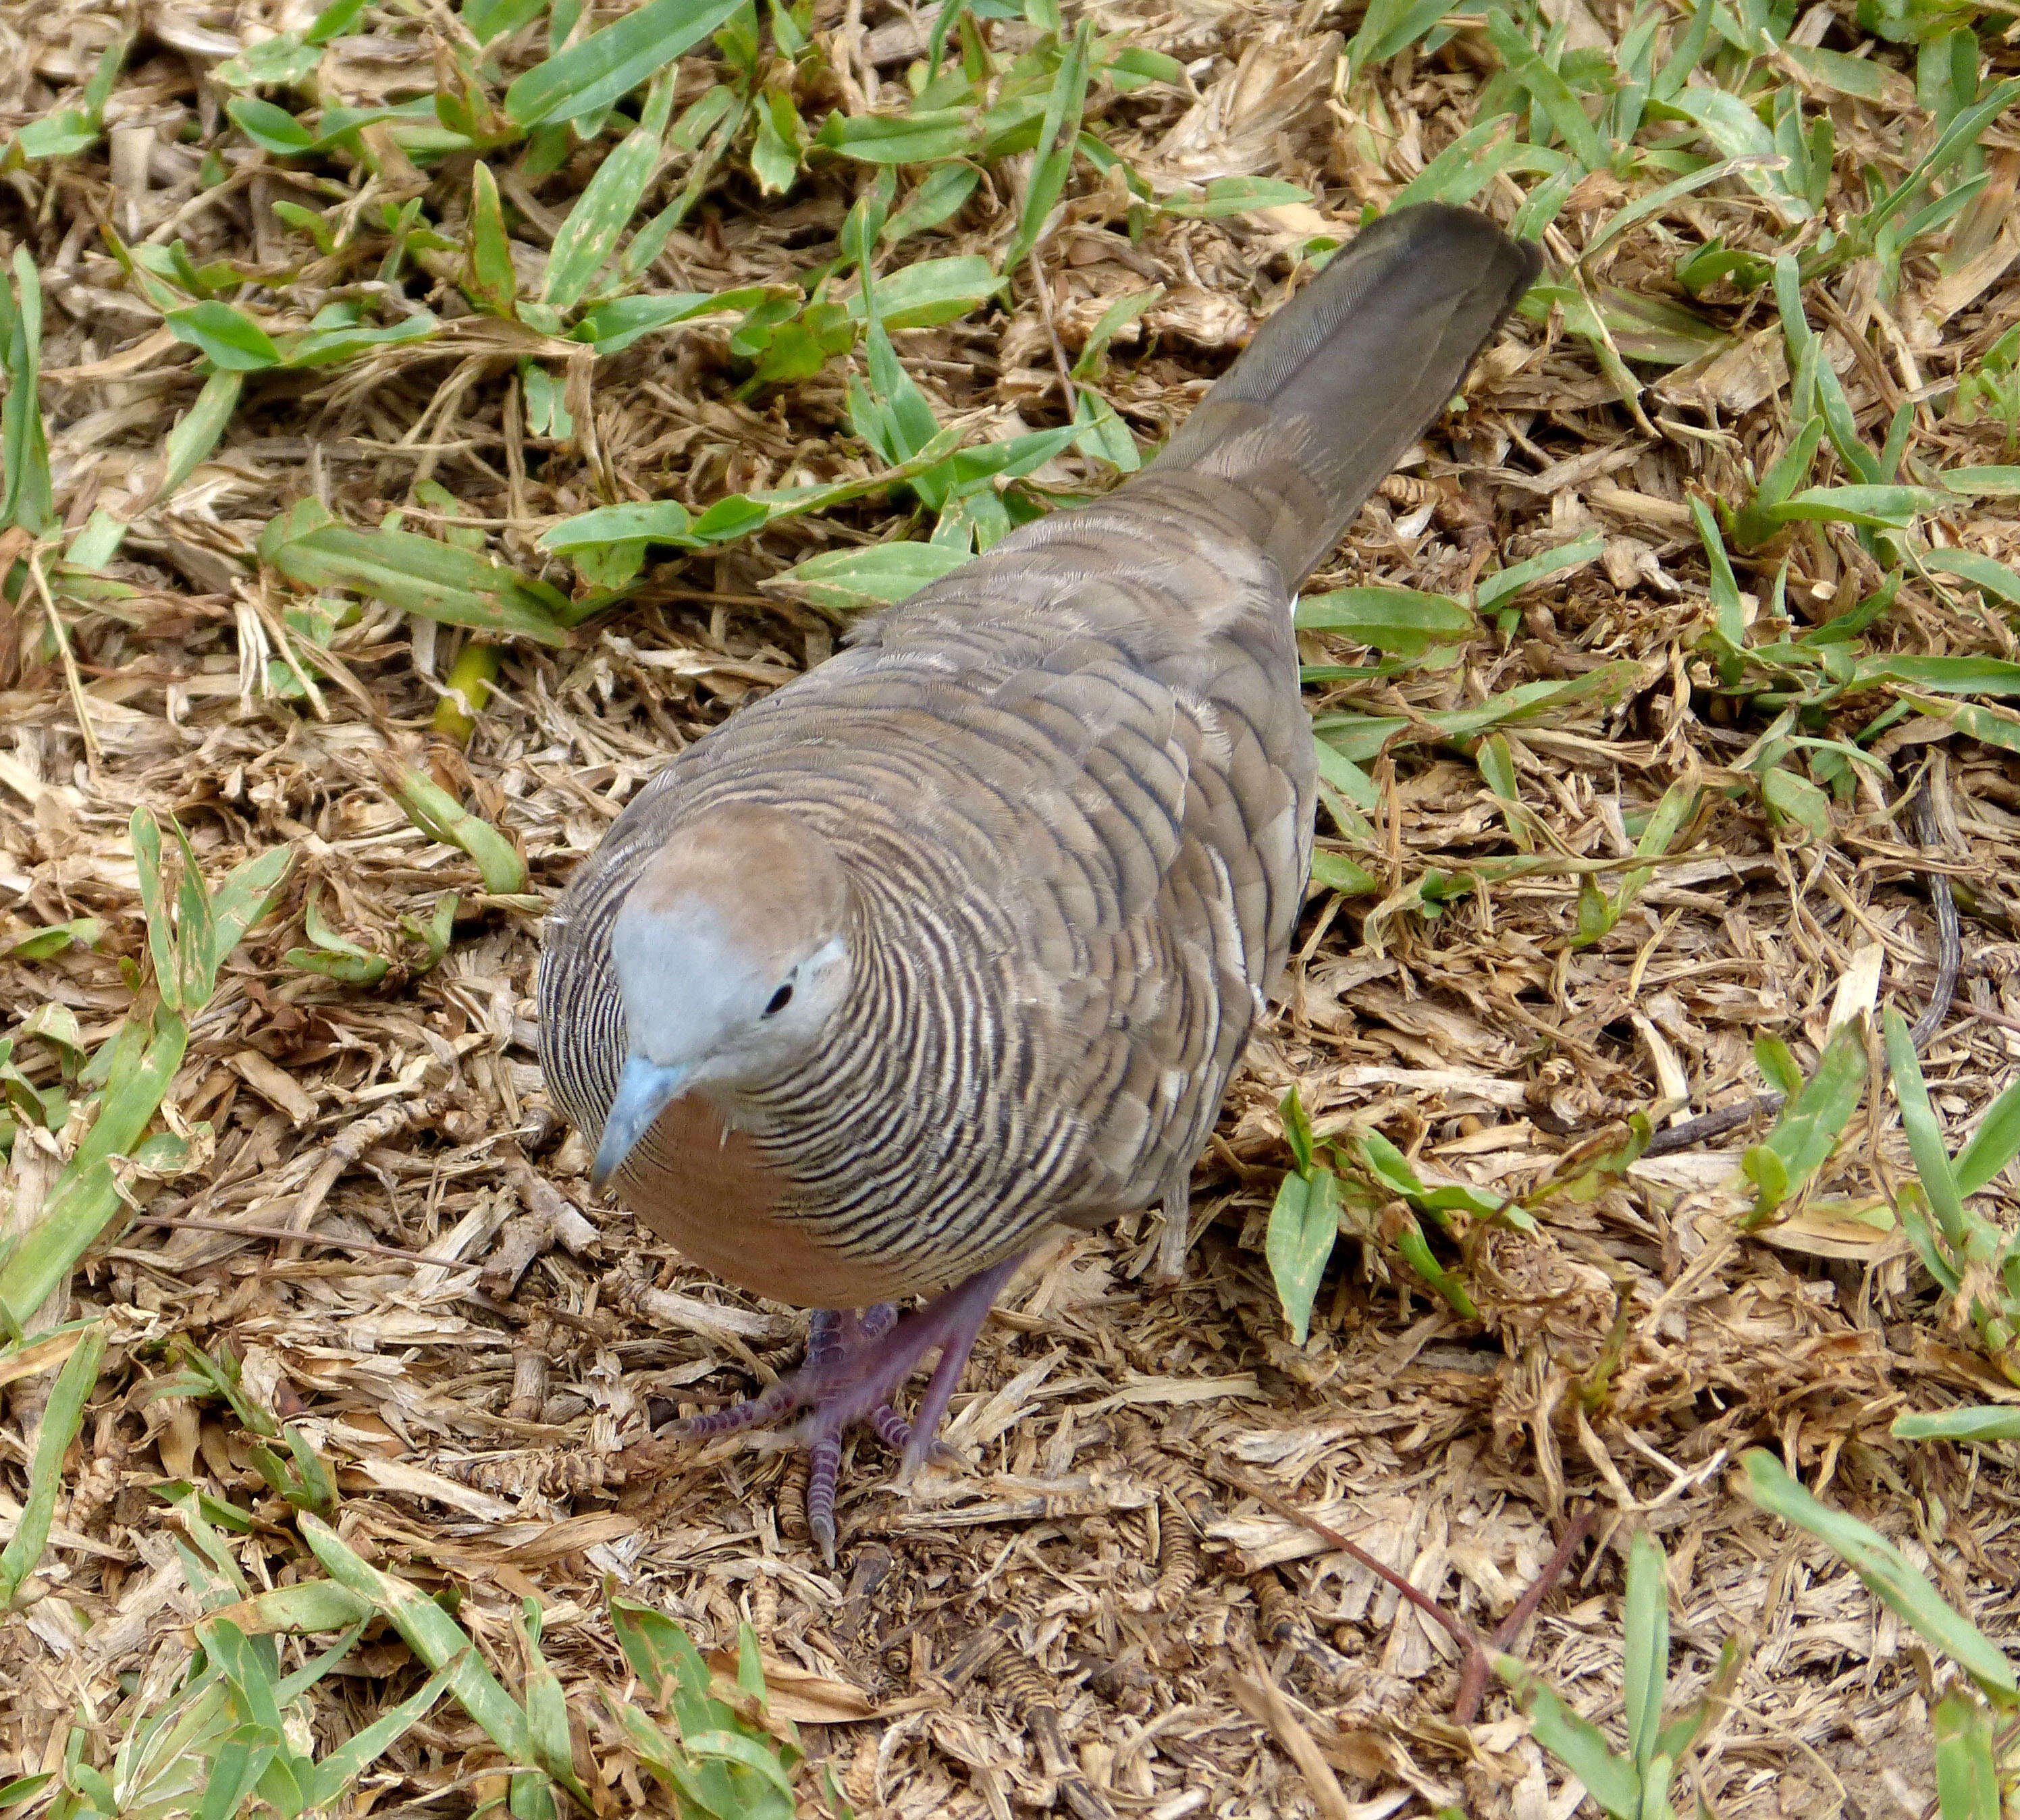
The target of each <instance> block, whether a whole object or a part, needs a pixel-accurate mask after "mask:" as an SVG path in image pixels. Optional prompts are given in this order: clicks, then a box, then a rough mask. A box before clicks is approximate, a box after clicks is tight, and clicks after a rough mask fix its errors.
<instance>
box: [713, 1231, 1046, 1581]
mask: <svg viewBox="0 0 2020 1820" xmlns="http://www.w3.org/2000/svg"><path fill="white" fill-rule="evenodd" d="M1020 1258H1021V1254H1020V1255H1019V1257H1016V1258H1007V1259H1005V1260H1004V1261H1003V1262H1001V1263H1000V1264H997V1265H994V1266H992V1267H991V1268H990V1269H989V1270H983V1271H979V1272H978V1273H976V1274H975V1275H974V1276H972V1277H969V1278H968V1281H966V1282H965V1283H962V1284H958V1285H957V1286H956V1287H955V1288H952V1289H950V1290H948V1291H946V1294H945V1295H940V1296H938V1297H936V1298H935V1299H933V1300H932V1301H931V1302H928V1303H927V1304H926V1306H925V1307H924V1308H921V1309H920V1310H917V1312H915V1313H910V1314H903V1315H901V1314H899V1313H898V1312H897V1311H896V1310H895V1309H894V1308H892V1306H891V1305H890V1304H889V1303H888V1302H881V1303H879V1304H878V1305H877V1306H876V1307H874V1308H871V1309H868V1310H865V1311H864V1312H863V1313H860V1314H856V1313H845V1312H840V1311H837V1310H831V1309H817V1310H815V1312H814V1315H813V1318H812V1322H811V1324H809V1327H808V1333H807V1356H806V1361H805V1364H802V1365H801V1367H800V1368H799V1369H798V1370H797V1371H794V1372H791V1373H790V1374H789V1375H787V1376H785V1377H783V1378H781V1379H779V1380H778V1381H777V1382H775V1383H773V1384H772V1385H771V1386H768V1388H767V1389H766V1390H765V1391H763V1392H762V1393H761V1394H760V1395H758V1396H756V1397H750V1398H748V1399H747V1400H745V1401H743V1402H742V1403H737V1404H732V1405H731V1406H730V1407H729V1408H727V1409H718V1410H714V1411H710V1413H709V1414H707V1415H691V1416H689V1417H688V1418H687V1419H685V1420H684V1421H683V1422H681V1423H679V1424H678V1426H677V1428H676V1429H675V1433H677V1434H678V1435H679V1436H681V1437H683V1438H685V1439H688V1440H706V1439H708V1438H710V1437H714V1436H716V1435H723V1434H735V1433H739V1432H741V1431H742V1430H743V1429H747V1428H754V1427H757V1426H759V1425H761V1424H762V1423H765V1422H776V1421H779V1419H782V1418H783V1417H785V1416H787V1415H791V1414H793V1413H794V1411H797V1410H802V1409H804V1410H805V1411H807V1413H806V1415H805V1416H804V1417H802V1418H801V1420H800V1422H798V1424H797V1427H796V1429H795V1435H796V1438H797V1439H798V1440H800V1441H801V1443H803V1444H805V1447H806V1448H807V1450H808V1453H809V1455H811V1456H812V1457H811V1460H810V1462H809V1466H810V1469H809V1473H808V1480H807V1528H808V1531H810V1532H811V1534H812V1537H813V1539H814V1541H815V1542H816V1543H817V1544H818V1545H819V1548H820V1551H821V1554H822V1557H823V1559H825V1560H827V1561H828V1562H829V1563H830V1564H832V1563H833V1562H834V1542H835V1528H834V1495H835V1488H836V1485H837V1481H838V1480H839V1478H840V1476H841V1437H842V1436H843V1435H844V1434H845V1433H846V1432H847V1431H848V1429H850V1428H852V1427H853V1426H855V1425H856V1423H858V1422H867V1423H868V1424H869V1425H870V1426H871V1427H872V1428H874V1429H876V1431H877V1433H878V1434H879V1435H880V1436H881V1437H882V1439H883V1440H884V1444H885V1446H887V1447H888V1448H891V1449H892V1451H894V1452H896V1453H897V1454H899V1455H902V1456H903V1472H905V1473H910V1472H911V1471H912V1470H913V1469H914V1468H915V1467H917V1466H918V1465H919V1464H920V1462H921V1461H923V1460H924V1459H926V1457H927V1456H928V1455H929V1454H930V1453H931V1452H932V1451H933V1450H934V1448H936V1446H937V1445H938V1440H937V1437H938V1435H939V1426H940V1422H941V1421H942V1419H943V1418H944V1417H945V1415H946V1408H947V1404H948V1402H949V1401H950V1400H951V1398H952V1397H953V1396H954V1386H956V1385H957V1383H959V1382H960V1381H961V1372H962V1371H963V1369H964V1368H965V1367H966V1365H967V1364H968V1353H970V1352H971V1351H972V1350H974V1346H975V1336H976V1335H978V1334H979V1333H980V1332H981V1331H982V1324H983V1322H984V1321H985V1320H987V1319H988V1318H989V1310H990V1305H991V1304H992V1303H994V1301H995V1299H996V1295H997V1291H998V1290H1000V1289H1001V1288H1002V1287H1003V1285H1004V1284H1005V1282H1006V1281H1008V1279H1009V1277H1010V1274H1011V1273H1012V1271H1013V1270H1015V1269H1016V1267H1017V1266H1018V1263H1019V1261H1020ZM936 1349H937V1350H939V1363H938V1364H936V1365H935V1366H934V1368H933V1375H932V1377H931V1378H930V1379H928V1380H927V1383H926V1389H925V1395H924V1396H923V1397H921V1398H920V1399H919V1408H918V1413H917V1416H916V1417H915V1418H914V1419H913V1420H912V1421H910V1422H907V1421H906V1419H904V1417H903V1416H902V1415H899V1413H898V1412H897V1411H896V1409H895V1408H892V1403H891V1399H892V1397H894V1396H895V1395H896V1393H897V1391H898V1389H899V1386H901V1385H902V1384H903V1382H905V1380H906V1379H907V1378H909V1377H910V1376H911V1375H912V1373H913V1372H914V1371H915V1370H916V1369H917V1368H918V1365H919V1362H920V1361H921V1360H922V1359H924V1358H925V1356H926V1354H927V1353H929V1352H932V1351H933V1350H936Z"/></svg>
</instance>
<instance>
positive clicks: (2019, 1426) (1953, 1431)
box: [1887, 1404, 2020, 1440]
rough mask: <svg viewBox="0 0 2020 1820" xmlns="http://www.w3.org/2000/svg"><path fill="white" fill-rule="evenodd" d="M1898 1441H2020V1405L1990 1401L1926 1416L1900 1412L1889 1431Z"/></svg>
mask: <svg viewBox="0 0 2020 1820" xmlns="http://www.w3.org/2000/svg"><path fill="white" fill-rule="evenodd" d="M1887 1433H1889V1434H1891V1435H1892V1436H1893V1437H1894V1438H1895V1440H2020V1408H2009V1409H2002V1408H1999V1407H1997V1406H1996V1405H1995V1404H1985V1405H1983V1406H1982V1407H1981V1408H1975V1409H1945V1410H1940V1411H1935V1412H1934V1413H1932V1414H1929V1415H1897V1416H1895V1418H1894V1425H1893V1426H1892V1427H1891V1428H1890V1429H1888V1430H1887Z"/></svg>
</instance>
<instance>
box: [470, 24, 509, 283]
mask: <svg viewBox="0 0 2020 1820" xmlns="http://www.w3.org/2000/svg"><path fill="white" fill-rule="evenodd" d="M466 17H467V13H466ZM469 257H470V276H469V280H468V283H469V286H470V293H471V296H472V300H473V301H474V302H477V303H481V304H483V305H485V306H486V307H488V308H489V309H491V310H492V311H496V313H497V314H500V315H501V316H504V315H510V314H511V311H512V303H513V300H514V298H516V297H517V296H518V294H519V278H518V273H517V272H516V271H514V268H513V264H512V242H511V239H510V236H509V235H508V234H507V233H506V231H505V211H504V209H503V205H501V204H500V202H499V200H498V180H497V179H496V177H494V176H492V174H491V167H490V165H487V164H485V163H483V162H481V161H480V162H478V163H477V164H475V165H473V166H472V167H471V169H470V256H469Z"/></svg>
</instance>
